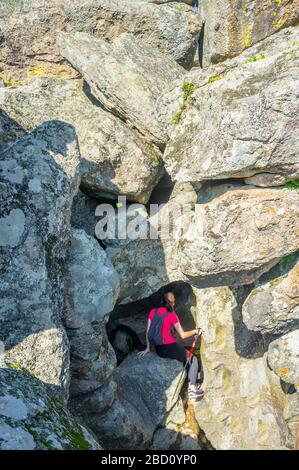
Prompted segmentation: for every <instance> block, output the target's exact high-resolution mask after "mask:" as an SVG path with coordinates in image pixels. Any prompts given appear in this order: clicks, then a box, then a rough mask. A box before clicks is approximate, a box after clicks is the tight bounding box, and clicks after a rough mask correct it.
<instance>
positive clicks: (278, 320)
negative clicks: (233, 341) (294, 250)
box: [243, 263, 299, 334]
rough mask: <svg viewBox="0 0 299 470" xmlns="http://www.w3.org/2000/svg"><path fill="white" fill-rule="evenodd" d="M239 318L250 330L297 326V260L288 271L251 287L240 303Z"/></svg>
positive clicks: (281, 330)
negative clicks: (241, 307)
mask: <svg viewBox="0 0 299 470" xmlns="http://www.w3.org/2000/svg"><path fill="white" fill-rule="evenodd" d="M243 319H244V322H245V324H246V325H247V327H248V328H249V329H250V330H254V331H260V332H261V333H262V334H266V333H271V334H281V333H287V332H288V331H290V330H291V329H293V328H294V327H295V326H297V327H299V263H297V265H296V266H295V267H294V268H293V269H291V271H290V272H289V273H288V274H286V275H284V276H281V277H277V278H275V279H273V280H271V281H270V282H267V283H266V284H264V285H262V286H260V287H257V288H256V289H254V290H252V291H251V293H250V295H249V296H248V297H247V299H246V301H245V302H244V304H243Z"/></svg>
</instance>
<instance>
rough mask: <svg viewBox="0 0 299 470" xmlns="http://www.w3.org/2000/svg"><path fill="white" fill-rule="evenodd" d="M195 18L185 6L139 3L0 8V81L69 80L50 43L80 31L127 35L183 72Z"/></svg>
mask: <svg viewBox="0 0 299 470" xmlns="http://www.w3.org/2000/svg"><path fill="white" fill-rule="evenodd" d="M199 28H200V22H199V19H198V16H197V15H195V14H194V13H193V11H192V9H191V8H190V7H189V6H186V5H183V4H182V5H178V4H171V5H153V4H150V3H145V2H143V1H139V0H133V1H132V0H96V1H95V0H84V7H82V2H78V1H71V2H65V1H62V0H53V1H52V2H51V4H49V5H45V3H44V2H42V1H41V0H23V1H15V2H10V1H8V2H2V3H1V6H0V30H1V40H2V41H1V42H2V49H1V57H0V66H1V72H0V77H1V78H2V79H3V80H4V82H5V83H6V84H8V85H19V84H22V83H23V80H24V78H26V77H27V76H29V77H31V76H49V77H51V76H54V77H58V78H74V77H76V76H77V74H76V72H75V71H74V70H73V69H72V68H71V67H70V66H69V64H67V63H66V62H65V61H63V58H62V57H61V56H60V54H59V49H58V46H57V43H56V39H57V36H58V34H59V32H60V31H67V32H70V33H73V32H76V31H85V32H87V33H90V34H94V35H95V37H102V38H104V39H106V40H111V39H113V38H114V37H117V36H119V35H120V34H121V33H124V32H130V33H132V34H134V35H135V36H136V37H138V38H145V39H146V41H147V42H148V43H150V44H151V45H152V46H154V47H157V48H159V49H160V50H161V52H163V53H164V54H165V55H166V56H170V57H173V58H174V60H176V61H178V62H179V63H180V64H181V65H183V66H184V67H187V68H190V67H191V65H192V63H193V57H194V53H195V47H196V40H197V37H198V34H199Z"/></svg>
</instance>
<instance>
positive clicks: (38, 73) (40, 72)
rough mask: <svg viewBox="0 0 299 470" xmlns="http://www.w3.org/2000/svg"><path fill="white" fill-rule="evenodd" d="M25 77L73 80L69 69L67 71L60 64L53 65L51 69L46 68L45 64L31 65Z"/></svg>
mask: <svg viewBox="0 0 299 470" xmlns="http://www.w3.org/2000/svg"><path fill="white" fill-rule="evenodd" d="M27 77H28V78H32V77H48V78H58V79H59V78H60V79H68V78H74V74H73V72H72V70H71V69H68V68H67V67H66V66H65V65H61V64H54V65H53V66H51V67H49V66H47V65H46V64H45V65H44V64H32V65H31V66H30V68H29V70H28V71H27Z"/></svg>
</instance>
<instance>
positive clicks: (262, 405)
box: [194, 287, 286, 450]
mask: <svg viewBox="0 0 299 470" xmlns="http://www.w3.org/2000/svg"><path fill="white" fill-rule="evenodd" d="M194 293H195V295H196V297H197V313H196V321H197V324H199V325H200V326H201V327H202V328H203V330H204V336H203V339H202V341H201V345H200V351H201V360H202V367H203V377H204V380H203V384H202V388H203V389H204V391H205V396H204V398H203V400H202V401H200V402H199V403H198V404H196V405H195V415H196V418H197V420H198V423H199V426H200V427H201V428H202V429H203V431H204V432H205V435H206V437H207V439H208V440H209V441H210V442H211V444H212V445H213V446H214V447H215V448H216V449H217V450H227V449H234V450H237V449H239V450H262V449H264V450H266V449H269V450H270V449H273V450H274V449H282V448H284V444H285V442H284V440H285V436H286V424H285V422H284V419H283V410H280V409H279V406H277V402H276V401H275V400H273V398H272V389H271V384H270V382H269V380H268V377H267V364H266V362H265V359H264V357H263V349H260V346H261V345H262V342H261V344H260V345H258V342H257V340H256V338H255V337H254V335H253V334H252V333H251V332H248V330H247V331H246V328H244V326H243V325H242V316H241V309H240V306H239V305H238V302H237V298H236V296H235V294H234V293H233V291H232V290H231V289H230V288H229V287H217V288H208V289H194Z"/></svg>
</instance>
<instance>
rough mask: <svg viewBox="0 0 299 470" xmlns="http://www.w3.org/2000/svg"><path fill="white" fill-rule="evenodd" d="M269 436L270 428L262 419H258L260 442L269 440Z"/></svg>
mask: <svg viewBox="0 0 299 470" xmlns="http://www.w3.org/2000/svg"><path fill="white" fill-rule="evenodd" d="M268 437H269V428H268V426H267V424H266V423H264V422H263V421H262V420H259V421H258V429H257V439H258V441H259V442H264V441H267V439H268Z"/></svg>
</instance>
